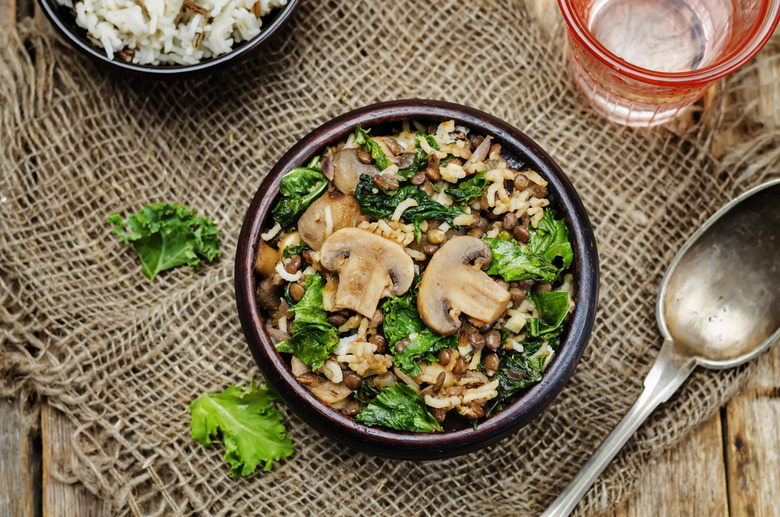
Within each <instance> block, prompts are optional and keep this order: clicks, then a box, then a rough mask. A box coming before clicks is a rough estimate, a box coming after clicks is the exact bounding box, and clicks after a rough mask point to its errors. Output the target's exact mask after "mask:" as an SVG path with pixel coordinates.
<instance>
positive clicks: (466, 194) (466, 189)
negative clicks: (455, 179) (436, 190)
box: [444, 172, 490, 205]
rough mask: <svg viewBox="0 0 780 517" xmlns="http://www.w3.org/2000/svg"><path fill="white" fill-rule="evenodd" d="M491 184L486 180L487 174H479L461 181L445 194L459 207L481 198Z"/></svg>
mask: <svg viewBox="0 0 780 517" xmlns="http://www.w3.org/2000/svg"><path fill="white" fill-rule="evenodd" d="M489 184H490V182H489V181H488V180H487V179H485V173H484V172H478V173H476V174H475V175H473V176H471V177H470V178H469V179H467V180H465V181H461V182H460V183H458V184H457V185H455V186H454V187H453V188H448V189H447V190H445V191H444V192H446V194H447V195H448V196H450V198H452V202H453V203H455V204H456V205H459V204H463V203H467V202H468V201H471V200H472V199H475V198H478V197H480V196H481V195H482V192H483V191H484V190H485V187H487V186H488V185H489Z"/></svg>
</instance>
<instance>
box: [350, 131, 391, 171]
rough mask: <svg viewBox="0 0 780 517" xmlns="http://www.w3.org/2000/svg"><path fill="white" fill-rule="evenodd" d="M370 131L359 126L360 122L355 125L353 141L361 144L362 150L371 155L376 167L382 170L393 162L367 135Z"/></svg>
mask: <svg viewBox="0 0 780 517" xmlns="http://www.w3.org/2000/svg"><path fill="white" fill-rule="evenodd" d="M369 131H371V130H370V129H369V130H368V131H366V130H365V129H363V128H362V127H360V124H358V125H356V126H355V143H356V144H358V145H360V146H362V147H363V150H364V151H366V152H367V153H369V154H370V155H371V157H372V158H373V159H374V162H375V163H376V168H377V169H379V170H380V171H383V170H385V169H387V168H388V167H390V166H391V165H392V164H393V162H391V161H390V160H388V158H387V156H385V152H384V151H383V150H382V148H381V147H380V146H379V144H378V143H376V142H375V141H374V140H373V139H372V138H371V137H370V136H368V132H369Z"/></svg>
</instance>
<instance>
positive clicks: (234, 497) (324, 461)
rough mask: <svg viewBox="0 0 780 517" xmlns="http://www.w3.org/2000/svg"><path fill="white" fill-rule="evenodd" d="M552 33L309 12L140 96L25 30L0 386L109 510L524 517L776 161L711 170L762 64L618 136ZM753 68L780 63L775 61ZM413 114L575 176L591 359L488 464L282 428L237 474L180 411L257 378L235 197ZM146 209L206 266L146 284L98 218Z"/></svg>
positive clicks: (11, 126) (704, 406)
mask: <svg viewBox="0 0 780 517" xmlns="http://www.w3.org/2000/svg"><path fill="white" fill-rule="evenodd" d="M562 41H563V39H562V38H561V37H560V33H558V34H557V35H556V36H549V35H548V34H547V33H546V32H544V31H542V30H541V29H540V28H539V27H538V26H537V25H536V24H535V23H534V21H533V19H532V18H531V17H530V16H529V14H528V13H527V11H526V9H525V7H524V5H523V4H522V3H521V2H518V1H509V0H505V1H499V0H483V1H471V2H457V1H441V2H411V1H405V0H397V1H393V2H379V1H369V0H358V1H355V2H345V1H323V2H315V1H304V2H302V6H301V7H300V9H299V10H298V11H297V12H296V14H295V15H294V16H293V17H292V19H291V21H290V22H289V24H288V25H287V26H286V28H285V29H284V30H283V33H282V34H280V35H279V37H277V38H276V39H275V40H274V41H273V43H272V44H271V45H270V46H269V47H268V49H267V51H265V52H264V54H263V55H262V56H260V57H258V58H256V59H254V60H252V61H251V62H248V63H245V64H242V65H240V66H239V67H237V68H235V69H231V70H227V71H225V72H223V73H222V74H221V75H220V76H218V77H213V78H211V79H201V80H191V81H187V82H183V83H151V82H144V81H141V80H128V79H126V78H123V77H117V76H112V75H109V74H107V73H105V71H103V70H100V69H97V68H95V67H94V66H93V65H92V64H91V63H89V62H87V61H86V60H84V59H83V58H81V57H79V56H76V55H74V53H73V52H72V50H71V49H69V48H68V47H66V46H65V45H64V43H61V42H60V41H58V40H56V39H53V38H51V37H50V36H48V35H46V34H42V33H41V32H40V30H39V29H36V28H34V27H33V25H32V24H30V23H25V24H21V25H20V26H19V28H18V31H16V32H10V33H8V34H2V35H0V302H2V303H0V323H1V324H2V327H0V354H1V355H0V379H1V380H0V391H2V392H3V393H4V394H19V393H27V392H30V391H36V392H37V393H38V394H40V395H42V396H45V397H47V398H48V400H49V401H50V403H51V404H53V405H54V406H55V407H57V408H58V409H60V410H61V411H63V412H64V413H65V414H66V415H67V416H68V417H69V418H70V419H71V420H72V421H73V422H74V423H75V424H76V425H77V428H78V431H77V433H76V435H75V437H74V438H75V439H74V449H73V454H74V456H75V458H76V464H75V467H74V469H73V472H70V473H68V474H69V475H71V476H72V478H73V479H75V480H79V481H81V482H83V483H84V484H86V486H87V487H88V488H89V489H90V490H92V491H93V492H95V493H96V494H97V495H98V496H99V497H100V498H102V499H103V500H104V501H105V505H106V508H107V509H109V510H110V511H111V512H113V513H117V514H123V513H131V514H139V515H140V514H143V515H155V514H159V515H162V514H166V515H168V514H193V513H197V514H199V515H226V514H234V513H241V514H248V513H257V514H261V515H283V514H302V515H317V514H322V513H327V514H328V515H354V514H365V515H379V514H383V515H437V516H438V515H440V516H449V515H472V514H473V515H533V514H537V513H539V512H540V511H541V510H542V509H543V508H544V506H545V505H546V504H547V503H549V502H550V501H551V500H552V499H553V498H554V497H555V495H556V494H557V493H558V492H559V491H560V490H561V489H562V488H563V487H564V486H565V484H566V483H567V482H568V480H569V479H571V477H572V476H573V475H574V474H575V473H576V471H577V470H578V469H579V467H580V466H581V465H582V464H583V463H584V462H585V461H586V460H587V458H588V457H589V455H590V454H591V453H592V451H593V450H594V449H595V447H596V446H597V445H598V443H599V442H600V441H601V440H602V439H603V437H604V436H606V434H607V433H608V432H609V430H610V429H611V427H612V426H614V424H615V423H616V422H617V421H618V420H619V419H620V417H621V415H622V414H624V412H625V411H626V410H627V409H628V407H629V406H630V405H631V403H632V402H633V400H634V399H635V397H636V396H637V394H638V393H639V391H640V389H641V384H642V378H643V375H644V373H645V372H646V371H647V369H648V368H649V365H650V363H651V362H652V359H653V358H654V357H655V355H656V353H657V349H658V347H659V345H660V336H659V334H658V332H657V330H656V327H655V321H654V303H655V295H656V292H657V291H656V290H657V286H658V284H659V282H660V279H661V276H662V274H663V272H664V270H665V268H666V266H667V265H668V263H669V261H670V260H671V258H672V257H673V256H674V253H675V251H676V250H677V249H678V248H679V246H680V245H681V244H682V243H683V242H684V241H685V239H686V238H687V237H688V236H690V234H691V233H692V232H693V231H694V229H695V228H696V227H697V226H698V225H699V224H701V223H702V222H703V221H704V220H705V219H706V217H707V216H709V215H710V214H712V213H713V212H714V211H715V210H716V209H717V208H718V207H719V206H721V205H722V204H723V203H724V202H725V201H726V200H728V199H729V198H731V197H732V196H734V195H736V194H738V193H740V192H742V191H744V190H745V189H747V188H749V187H750V186H753V185H755V184H757V183H759V182H760V181H762V180H766V179H769V178H770V177H773V176H777V174H778V172H777V171H778V169H777V164H778V163H780V157H779V156H778V152H777V142H778V141H780V138H779V137H778V135H779V134H780V133H778V132H777V130H776V129H774V130H771V131H769V130H764V131H762V130H761V128H760V126H759V125H758V123H757V122H751V124H752V125H750V124H747V125H748V126H750V127H751V128H752V130H753V131H754V132H755V134H756V135H757V136H756V138H754V139H752V140H750V142H749V143H748V144H745V145H744V146H742V147H740V148H738V149H729V150H727V152H725V154H724V155H723V156H720V155H719V156H718V157H717V159H716V158H715V157H714V155H713V154H712V152H711V149H712V144H713V138H714V135H718V134H720V133H723V132H726V131H729V130H732V129H733V128H734V127H736V126H737V125H740V127H741V126H744V125H746V120H745V118H746V117H747V116H748V114H749V113H750V110H751V109H752V110H754V108H755V106H751V105H750V102H752V101H750V100H749V98H750V95H749V93H750V92H749V91H747V90H746V89H745V88H746V87H745V88H743V87H742V86H741V85H743V84H744V82H745V81H746V78H748V77H749V76H750V74H755V73H756V70H755V69H751V68H748V69H746V70H744V71H743V72H740V74H738V75H737V76H735V77H734V78H731V79H730V80H729V82H727V83H726V84H725V85H724V87H723V88H722V91H721V94H719V95H718V96H717V97H716V99H715V101H714V102H713V103H712V105H711V106H710V107H709V109H708V111H707V112H706V113H705V115H704V117H703V118H702V120H700V121H699V122H698V123H696V124H694V125H693V126H691V128H690V129H687V130H681V129H680V130H677V131H676V132H673V131H671V130H669V129H668V128H667V129H663V128H662V129H656V130H652V131H649V130H644V131H642V130H630V129H626V128H622V127H618V126H614V125H611V124H609V123H607V122H605V121H604V120H602V119H600V118H598V117H597V116H595V115H593V114H592V113H591V112H590V111H589V109H588V108H587V106H586V105H585V104H584V102H583V100H582V99H581V98H580V97H579V96H578V94H577V93H576V92H575V91H574V90H573V87H572V86H571V84H570V81H569V77H568V73H567V71H566V70H565V66H564V65H565V62H564V59H563V52H562V48H561V45H562ZM764 52H765V53H766V55H768V56H770V59H774V56H776V55H780V52H778V45H777V44H776V43H775V44H774V46H773V45H770V48H768V49H767V50H765V51H764ZM741 88H742V89H741ZM745 92H747V93H745ZM741 93H744V95H740V94H741ZM410 97H424V98H438V99H444V100H449V101H454V102H459V103H462V104H467V105H470V106H473V107H476V108H479V109H481V110H484V111H487V112H490V113H492V114H494V115H496V116H498V117H500V118H502V119H504V120H507V121H508V122H510V123H511V124H513V125H515V126H517V127H518V128H520V129H521V130H523V131H524V132H526V133H527V134H528V135H529V136H531V137H532V138H534V139H536V140H537V141H538V142H540V144H542V146H543V147H544V148H545V149H546V150H547V151H548V152H549V153H550V154H551V155H552V156H553V157H554V158H555V159H556V160H557V161H558V162H559V164H560V165H561V167H562V168H563V170H564V171H566V172H567V174H568V175H569V177H570V178H571V180H572V182H573V183H574V185H575V187H576V188H577V189H578V191H579V193H580V195H581V196H582V198H583V202H584V204H585V206H586V208H587V210H588V212H589V214H590V216H591V220H592V221H593V223H594V226H595V229H596V236H597V241H598V248H599V255H600V259H601V264H602V271H601V273H602V277H601V278H602V283H601V297H600V307H599V312H598V317H597V324H596V327H595V331H594V334H593V337H592V339H591V342H590V345H589V347H588V349H587V350H586V352H585V354H584V356H583V359H582V362H581V364H580V366H579V367H578V369H577V370H576V373H575V375H574V376H573V378H572V379H571V381H570V383H569V385H568V386H567V388H566V389H565V390H564V391H563V393H562V394H561V395H560V396H559V397H558V399H557V400H556V401H555V402H554V403H553V405H552V406H551V407H550V408H549V409H548V410H547V411H546V412H545V413H544V414H543V415H542V416H541V417H540V418H539V419H538V420H537V421H535V422H534V423H532V424H531V425H529V426H527V427H526V428H524V429H523V430H521V431H520V432H519V433H517V435H515V436H514V437H512V438H510V439H507V440H505V441H504V442H502V443H501V444H499V445H497V446H494V447H492V448H489V449H487V450H484V451H481V452H477V453H474V454H471V455H468V456H465V457H461V458H455V459H451V460H445V461H437V462H428V463H413V462H398V461H393V460H386V459H381V458H375V457H372V456H368V455H364V454H359V453H355V452H353V451H351V450H349V449H346V448H344V447H342V446H340V445H338V444H335V443H333V442H331V441H330V440H328V439H326V438H324V437H322V436H320V435H318V434H317V433H316V432H314V431H313V430H311V429H310V428H309V427H307V425H306V424H305V423H304V422H302V421H301V420H299V419H298V418H297V417H295V416H294V415H291V414H288V418H287V419H286V424H287V426H288V429H289V434H290V435H291V436H292V438H293V440H294V442H295V447H296V453H295V455H294V456H293V457H292V458H291V459H290V460H289V461H287V462H286V463H282V464H278V465H276V466H275V467H274V468H273V470H272V471H271V472H268V473H259V474H256V475H254V476H252V477H251V478H248V479H238V480H235V479H230V478H228V476H227V473H228V469H227V468H226V466H225V464H224V463H223V461H222V459H221V457H222V455H223V454H224V451H223V450H222V449H221V448H220V447H219V446H218V447H217V448H216V449H213V450H208V449H205V448H203V447H201V446H200V445H198V444H195V443H193V442H191V441H190V440H189V429H188V422H189V417H188V415H187V413H186V408H187V406H188V404H189V403H190V402H191V401H192V400H194V399H195V398H196V397H197V396H198V395H199V394H200V393H201V392H203V391H206V390H208V391H219V390H222V389H224V388H225V387H226V386H228V385H229V384H235V383H239V382H244V383H246V382H248V380H249V379H250V377H252V376H257V375H259V372H258V370H257V368H256V367H255V366H254V364H253V362H252V359H251V357H250V355H249V352H248V349H247V347H246V344H245V342H244V340H243V335H242V334H241V329H240V325H239V322H238V317H237V314H236V310H235V302H234V297H233V277H232V272H233V259H234V252H235V247H236V240H237V237H238V233H239V229H240V225H241V221H242V218H243V215H244V211H245V210H246V207H247V206H248V204H249V200H250V199H251V197H252V195H253V194H254V192H255V190H256V189H257V187H258V186H259V185H260V182H261V180H262V178H263V176H264V174H265V173H266V172H267V171H268V170H269V169H270V168H271V167H272V165H273V163H274V162H275V160H277V159H278V158H280V157H281V156H282V154H283V153H284V152H285V151H286V150H287V149H288V148H289V146H291V145H292V144H293V143H294V142H295V141H297V139H299V138H300V137H302V136H303V135H305V134H306V133H307V132H308V131H310V130H311V129H313V128H314V127H316V126H318V125H319V124H321V123H323V122H325V121H327V120H328V119H330V118H332V117H333V116H336V115H338V114H340V113H343V112H345V111H347V110H349V109H352V108H355V107H359V106H362V105H366V104H369V103H372V102H377V101H382V100H391V99H398V98H410ZM756 164H761V166H756ZM157 201H167V202H182V203H186V204H188V205H189V206H191V207H192V208H193V209H194V210H195V211H196V212H197V213H198V215H203V216H208V217H211V218H212V219H214V220H215V222H216V223H217V225H218V226H219V227H220V228H221V230H222V235H221V236H222V247H221V248H222V257H221V259H220V260H219V261H218V262H217V263H215V264H213V265H208V266H206V267H203V268H201V269H200V270H198V271H196V272H194V273H193V272H190V271H188V270H186V269H179V270H176V271H174V272H170V273H166V274H164V275H162V276H161V277H159V278H158V279H157V280H155V282H154V283H149V282H148V281H147V280H146V279H145V278H144V277H143V276H142V274H141V271H140V265H139V263H138V260H137V257H136V254H135V252H134V251H133V250H132V248H130V247H128V246H126V245H124V244H123V243H122V242H121V241H120V240H119V239H117V238H115V237H114V236H112V235H110V234H109V231H110V226H109V225H107V224H106V223H105V218H106V216H107V215H108V214H109V213H111V212H114V211H119V212H120V213H123V214H125V215H126V214H129V213H130V212H135V211H136V210H138V209H139V208H141V207H142V206H143V205H145V204H146V203H149V202H157ZM748 370H749V367H747V368H743V369H741V370H733V371H727V372H721V373H717V374H716V373H711V372H704V371H697V372H696V373H695V374H694V375H693V377H692V379H691V380H690V381H689V382H687V383H686V384H685V386H684V388H683V390H682V391H681V393H680V395H679V396H677V397H675V398H674V399H672V401H671V402H670V403H669V404H667V405H665V406H664V407H663V408H661V409H660V410H659V411H658V412H656V414H654V416H653V417H652V418H651V420H650V421H649V422H648V424H647V425H645V426H644V427H643V428H642V429H641V430H640V432H639V433H638V434H637V436H636V437H635V438H634V439H633V440H632V441H631V442H630V443H629V444H628V446H627V447H626V449H625V451H624V452H623V453H622V454H621V455H620V456H619V457H618V458H617V460H616V461H615V462H614V463H613V464H612V465H611V466H610V468H609V469H608V471H607V472H605V474H604V475H603V476H602V477H601V478H600V480H599V481H598V482H597V484H596V485H595V487H594V488H593V489H592V490H591V491H590V492H589V493H588V495H587V496H586V498H585V500H584V502H583V503H582V504H581V505H580V507H579V508H578V511H579V512H580V513H583V514H592V513H597V512H600V511H603V510H605V509H608V508H609V507H610V506H611V505H612V504H613V503H614V502H615V501H618V500H621V499H622V498H624V497H625V496H626V494H627V493H628V492H629V491H630V489H631V486H632V485H633V483H634V482H635V480H636V478H637V476H638V475H639V474H640V473H641V470H642V467H643V465H644V464H645V462H646V460H647V458H648V457H649V455H650V454H651V452H652V451H660V450H663V449H664V448H666V447H668V446H670V445H671V444H672V443H674V442H675V441H676V440H677V439H679V438H680V437H682V436H683V435H684V434H685V433H686V432H688V431H689V430H690V429H691V428H692V427H693V426H694V425H696V424H697V423H699V422H701V421H702V420H703V419H704V418H706V417H708V416H709V415H711V414H712V413H713V412H714V411H715V410H716V409H717V408H718V407H719V406H720V405H721V404H722V403H723V402H724V401H725V400H727V398H728V397H729V396H730V395H731V394H733V393H734V392H735V390H736V389H738V387H739V383H740V381H741V380H742V379H743V378H744V377H745V375H747V372H748Z"/></svg>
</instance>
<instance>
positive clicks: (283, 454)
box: [188, 381, 293, 477]
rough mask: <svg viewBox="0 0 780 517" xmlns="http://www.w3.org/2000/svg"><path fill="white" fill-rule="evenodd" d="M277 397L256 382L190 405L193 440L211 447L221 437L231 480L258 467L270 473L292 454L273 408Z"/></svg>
mask: <svg viewBox="0 0 780 517" xmlns="http://www.w3.org/2000/svg"><path fill="white" fill-rule="evenodd" d="M275 398H276V396H275V395H274V394H273V393H272V392H270V391H269V390H268V389H267V388H258V387H256V386H255V382H254V381H252V383H251V384H250V386H249V389H248V390H246V391H243V392H242V391H241V386H240V385H238V386H230V387H229V388H227V389H226V390H225V391H223V392H221V393H203V394H202V395H201V396H200V397H198V398H197V400H195V402H193V403H192V404H190V406H189V408H188V411H189V413H190V414H191V415H192V420H191V421H190V430H191V431H192V439H193V440H195V441H197V442H198V443H200V444H201V445H204V446H206V447H212V446H213V443H212V441H211V437H212V436H216V435H217V433H220V432H221V433H222V441H223V442H224V444H225V450H226V452H225V461H227V462H228V463H229V464H230V476H231V477H235V476H248V475H250V474H252V473H253V472H254V471H255V469H256V468H257V466H258V465H259V464H260V463H264V468H263V470H266V471H267V470H270V469H271V465H272V464H273V462H274V461H278V460H281V459H284V458H287V457H289V456H290V455H291V454H292V453H293V446H292V440H290V438H289V437H288V436H287V435H286V434H285V433H286V429H285V427H284V424H282V414H281V413H280V412H279V410H278V409H276V407H275V406H274V405H273V403H272V401H273V400H274V399H275Z"/></svg>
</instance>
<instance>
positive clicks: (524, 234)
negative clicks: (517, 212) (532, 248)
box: [512, 226, 531, 243]
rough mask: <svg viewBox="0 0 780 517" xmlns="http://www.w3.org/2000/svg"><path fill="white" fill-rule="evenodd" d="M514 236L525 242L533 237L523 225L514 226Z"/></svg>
mask: <svg viewBox="0 0 780 517" xmlns="http://www.w3.org/2000/svg"><path fill="white" fill-rule="evenodd" d="M512 237H514V238H515V240H518V241H520V242H523V243H525V242H528V240H529V239H530V238H531V233H530V232H529V231H528V229H527V228H525V227H523V226H515V227H514V228H512Z"/></svg>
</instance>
